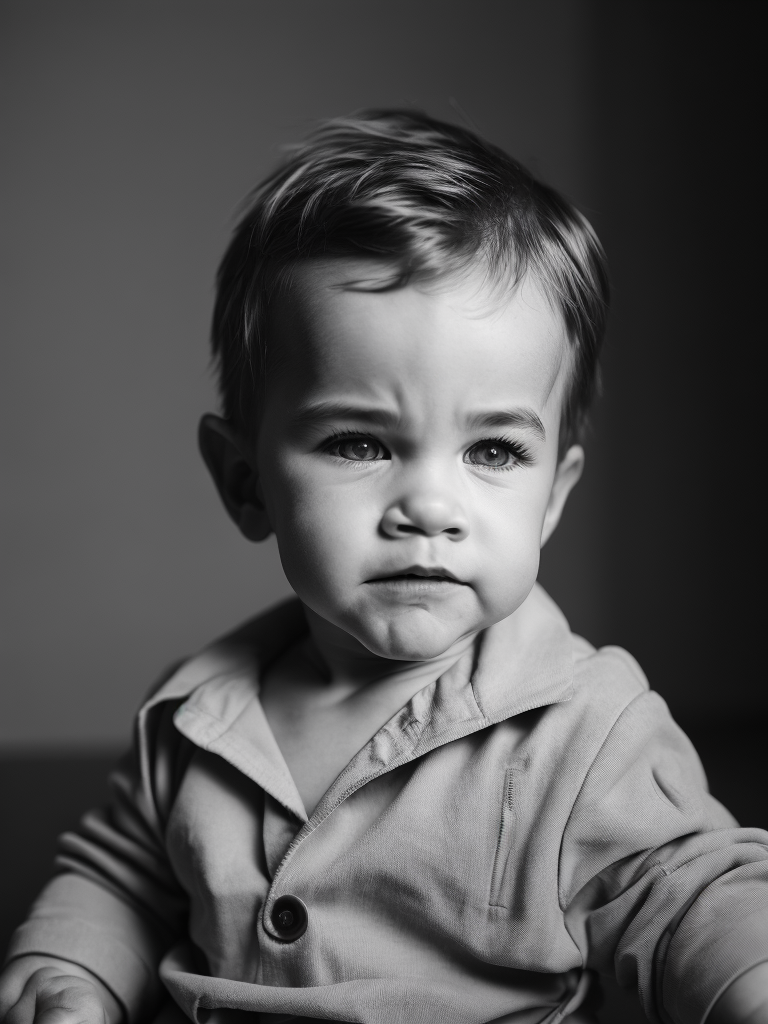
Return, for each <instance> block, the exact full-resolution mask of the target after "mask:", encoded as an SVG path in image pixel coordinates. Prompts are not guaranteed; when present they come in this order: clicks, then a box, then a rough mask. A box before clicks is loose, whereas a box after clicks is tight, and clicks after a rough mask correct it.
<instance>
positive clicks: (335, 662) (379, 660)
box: [304, 605, 475, 692]
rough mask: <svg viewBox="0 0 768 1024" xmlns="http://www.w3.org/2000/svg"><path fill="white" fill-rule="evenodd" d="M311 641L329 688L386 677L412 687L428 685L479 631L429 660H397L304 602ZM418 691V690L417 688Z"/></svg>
mask: <svg viewBox="0 0 768 1024" xmlns="http://www.w3.org/2000/svg"><path fill="white" fill-rule="evenodd" d="M304 614H305V616H306V619H307V624H308V626H309V634H310V642H309V645H308V648H309V649H308V651H307V654H308V656H309V657H310V658H311V660H312V661H313V662H314V663H315V664H316V667H317V668H318V670H319V672H320V674H321V676H322V677H323V680H324V682H325V683H326V684H327V685H328V687H329V689H331V688H333V689H344V690H347V691H349V692H353V691H356V690H359V689H362V687H364V686H369V685H371V684H375V683H377V682H379V681H380V680H384V679H386V680H387V681H388V682H392V681H393V679H397V680H398V681H401V682H402V683H403V684H407V685H408V686H409V688H410V689H412V688H413V686H415V685H416V684H419V685H417V687H416V688H417V689H421V688H422V687H423V686H427V685H428V683H430V682H432V681H433V680H435V679H438V678H439V677H440V676H441V675H443V673H444V672H447V671H448V669H449V668H451V667H452V666H453V665H455V664H456V662H457V661H458V660H459V658H461V657H462V655H463V654H465V653H466V652H467V651H469V650H471V648H472V645H473V643H474V640H475V634H474V633H472V634H470V635H469V636H464V637H461V638H460V639H459V640H457V641H456V643H454V644H452V645H451V646H450V647H449V648H448V650H447V651H444V652H443V654H441V655H439V656H438V657H437V658H430V659H428V660H425V661H395V660H394V659H392V658H383V657H381V655H378V654H373V653H372V652H371V651H369V650H368V648H367V647H364V646H363V644H361V643H360V641H359V640H356V639H355V638H354V637H353V636H352V635H351V634H349V633H347V632H346V631H345V630H343V629H340V628H339V627H338V626H334V625H333V623H331V622H328V620H327V619H324V618H322V616H320V615H318V614H317V613H316V612H314V611H312V609H311V608H307V606H306V605H304ZM414 692H415V691H414Z"/></svg>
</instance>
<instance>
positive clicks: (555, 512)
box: [541, 444, 584, 547]
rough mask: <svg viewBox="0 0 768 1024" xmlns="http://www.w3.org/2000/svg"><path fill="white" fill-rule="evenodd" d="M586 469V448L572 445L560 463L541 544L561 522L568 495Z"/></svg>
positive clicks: (545, 541) (543, 527) (550, 497)
mask: <svg viewBox="0 0 768 1024" xmlns="http://www.w3.org/2000/svg"><path fill="white" fill-rule="evenodd" d="M583 471H584V449H583V448H582V447H581V445H580V444H574V445H572V446H571V447H570V448H569V449H568V451H567V452H566V453H565V455H564V456H563V457H562V459H561V460H560V462H559V463H558V466H557V469H556V470H555V479H554V480H553V482H552V490H551V492H550V495H549V503H548V505H547V511H546V513H545V514H544V524H543V526H542V530H541V546H542V547H544V545H545V544H546V543H547V541H548V540H549V538H550V537H551V536H552V534H553V533H554V532H555V527H556V526H557V524H558V523H559V522H560V516H561V515H562V514H563V509H564V508H565V503H566V501H567V499H568V495H569V494H570V493H571V491H572V490H573V488H574V487H575V486H576V484H577V483H578V482H579V480H580V478H581V474H582V473H583Z"/></svg>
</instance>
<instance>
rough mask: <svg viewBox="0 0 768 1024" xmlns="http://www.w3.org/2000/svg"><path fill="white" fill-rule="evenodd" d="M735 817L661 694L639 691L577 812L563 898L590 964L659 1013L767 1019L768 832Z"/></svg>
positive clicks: (567, 847) (712, 1023)
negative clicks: (714, 793)
mask: <svg viewBox="0 0 768 1024" xmlns="http://www.w3.org/2000/svg"><path fill="white" fill-rule="evenodd" d="M734 824H735V823H734V821H733V819H732V817H731V816H730V815H729V814H728V812H727V811H726V810H725V809H724V808H723V807H722V806H721V805H720V804H719V803H718V802H717V801H716V800H714V798H712V797H711V796H710V795H709V794H708V792H707V790H706V779H705V776H704V773H703V771H702V768H701V765H700V762H699V761H698V758H697V756H696V752H695V751H694V749H693V747H692V746H691V744H690V742H689V741H688V739H687V737H686V736H685V735H684V734H683V733H682V732H681V730H680V729H679V728H678V727H677V726H676V724H675V723H674V721H673V720H672V719H671V717H670V715H669V712H668V711H667V708H666V705H665V704H664V702H663V701H662V700H661V698H659V697H658V695H656V694H654V693H649V692H645V693H642V694H640V695H638V696H637V697H636V698H635V699H634V700H632V701H630V703H629V704H628V706H626V707H625V709H624V711H623V712H622V713H621V714H620V715H619V716H618V718H617V719H616V721H615V723H614V725H613V727H612V728H611V729H610V732H609V734H608V735H607V737H606V738H605V740H604V742H603V743H602V746H601V749H600V750H599V752H598V755H597V757H596V758H595V759H594V761H593V763H592V765H591V767H590V769H589V771H588V773H587V776H586V778H585V780H584V783H583V785H582V788H581V792H580V794H579V796H578V798H577V800H576V802H575V804H574V806H573V809H572V811H571V816H570V820H569V822H568V826H567V828H566V830H565V834H564V836H563V843H562V846H561V853H560V898H561V906H562V907H563V909H564V910H565V920H566V925H567V927H568V930H569V932H570V934H571V936H572V938H573V939H574V941H575V942H576V944H577V945H578V946H579V948H580V949H581V951H582V956H583V958H584V964H585V966H587V967H590V968H592V969H594V970H596V971H598V972H599V973H603V974H606V973H612V974H615V976H616V978H617V980H618V981H619V984H621V985H622V986H623V987H628V988H634V989H635V990H636V991H637V992H638V994H639V996H640V1000H641V1003H642V1005H643V1009H644V1011H645V1013H646V1015H647V1016H648V1017H649V1018H650V1019H651V1020H661V1021H664V1022H675V1024H702V1022H703V1021H706V1022H707V1024H721V1022H722V1024H742V1022H747V1021H754V1024H757V1022H760V1024H764V1022H765V1024H768V1020H766V1017H765V1014H766V1009H765V1005H763V1008H762V1009H761V1008H760V1006H761V1001H762V1003H763V1004H765V1002H766V1001H767V1000H768V984H767V980H766V967H765V961H768V834H767V833H766V832H764V831H762V830H761V829H756V828H754V829H747V828H744V829H739V828H735V827H733V826H734ZM750 1013H752V1014H756V1015H755V1016H754V1017H750V1016H749V1014H750ZM761 1014H762V1016H761Z"/></svg>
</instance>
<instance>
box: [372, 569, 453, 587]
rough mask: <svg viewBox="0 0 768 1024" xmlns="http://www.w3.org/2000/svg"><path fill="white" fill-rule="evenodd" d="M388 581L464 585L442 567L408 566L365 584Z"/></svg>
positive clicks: (448, 570)
mask: <svg viewBox="0 0 768 1024" xmlns="http://www.w3.org/2000/svg"><path fill="white" fill-rule="evenodd" d="M390 580H397V581H401V580H403V581H405V580H414V581H417V580H418V581H424V582H426V581H429V582H431V583H459V584H462V585H463V584H464V581H463V580H460V579H459V578H458V577H457V576H455V575H454V574H453V573H452V572H451V571H450V569H446V568H444V566H442V565H409V566H408V567H407V568H405V569H401V570H400V571H399V572H393V573H390V574H388V575H386V576H377V577H375V578H374V579H370V580H368V581H367V582H368V583H387V582H389V581H390Z"/></svg>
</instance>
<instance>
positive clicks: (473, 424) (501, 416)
mask: <svg viewBox="0 0 768 1024" xmlns="http://www.w3.org/2000/svg"><path fill="white" fill-rule="evenodd" d="M468 425H469V427H470V429H473V430H487V429H491V428H494V427H496V428H499V427H502V428H503V427H522V428H523V429H524V430H530V431H531V432H532V433H534V434H536V436H537V437H538V438H540V439H541V440H542V441H546V439H547V432H546V430H545V429H544V424H543V423H542V422H541V420H540V419H539V417H538V416H537V415H536V413H535V412H534V411H533V410H532V409H501V410H498V411H495V410H494V411H493V412H484V413H477V414H476V415H474V416H470V417H469V423H468Z"/></svg>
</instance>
